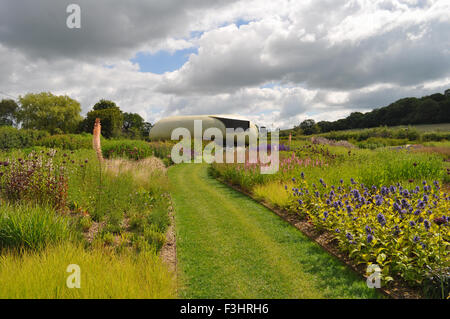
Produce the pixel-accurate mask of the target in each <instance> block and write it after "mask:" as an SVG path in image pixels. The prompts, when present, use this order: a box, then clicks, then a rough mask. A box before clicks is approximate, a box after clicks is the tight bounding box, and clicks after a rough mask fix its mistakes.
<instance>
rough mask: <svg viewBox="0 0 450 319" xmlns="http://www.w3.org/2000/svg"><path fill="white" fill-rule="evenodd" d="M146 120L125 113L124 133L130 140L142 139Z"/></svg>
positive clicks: (137, 115)
mask: <svg viewBox="0 0 450 319" xmlns="http://www.w3.org/2000/svg"><path fill="white" fill-rule="evenodd" d="M143 128H144V119H143V118H142V117H141V116H140V115H139V114H136V113H123V126H122V129H123V132H124V134H125V135H126V136H128V137H130V138H141V137H142V130H143Z"/></svg>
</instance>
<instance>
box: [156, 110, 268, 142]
mask: <svg viewBox="0 0 450 319" xmlns="http://www.w3.org/2000/svg"><path fill="white" fill-rule="evenodd" d="M195 120H201V121H202V135H203V133H204V132H205V130H206V129H208V128H211V127H215V128H218V129H219V130H220V131H221V132H222V135H223V137H224V138H225V137H226V129H227V128H231V129H237V128H242V129H244V130H249V134H250V135H252V136H253V137H255V138H256V137H258V132H259V130H258V126H257V125H255V124H254V123H253V122H251V121H250V120H248V119H244V118H242V117H240V116H238V115H187V116H170V117H166V118H164V119H161V120H160V121H158V122H156V123H155V125H154V126H153V127H152V129H151V130H150V139H151V140H152V141H155V140H170V139H171V135H172V131H173V130H174V129H176V128H179V127H183V128H186V129H188V130H189V132H190V134H191V136H192V137H193V136H194V121H195ZM247 140H248V139H247Z"/></svg>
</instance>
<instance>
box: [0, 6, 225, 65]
mask: <svg viewBox="0 0 450 319" xmlns="http://www.w3.org/2000/svg"><path fill="white" fill-rule="evenodd" d="M71 3H76V4H78V5H79V6H80V8H81V28H80V29H76V30H74V29H69V28H67V26H66V19H67V16H68V15H69V14H68V13H66V8H67V6H68V5H69V4H71ZM229 3H230V1H226V0H221V1H210V0H189V1H182V0H164V1H160V0H152V1H140V0H127V1H123V0H76V1H74V0H57V1H55V0H0V42H1V43H2V44H3V45H5V46H8V47H11V48H16V49H19V50H21V51H23V52H25V53H26V54H27V55H29V56H30V57H32V58H44V59H49V60H50V59H57V58H73V59H88V58H93V59H102V58H105V57H108V56H117V55H120V54H121V53H128V52H133V49H136V48H138V47H139V46H141V45H142V44H145V43H147V44H148V43H151V42H152V41H153V42H154V41H158V40H161V39H164V38H166V37H169V36H179V37H183V36H189V28H188V25H189V23H190V21H191V20H192V17H191V16H192V15H195V12H196V10H200V9H204V8H210V7H213V8H214V7H220V6H221V5H224V4H229Z"/></svg>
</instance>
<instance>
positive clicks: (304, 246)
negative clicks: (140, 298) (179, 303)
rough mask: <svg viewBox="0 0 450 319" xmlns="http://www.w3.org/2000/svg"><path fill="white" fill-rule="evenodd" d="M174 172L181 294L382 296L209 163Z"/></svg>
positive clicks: (172, 184) (177, 167)
mask: <svg viewBox="0 0 450 319" xmlns="http://www.w3.org/2000/svg"><path fill="white" fill-rule="evenodd" d="M169 180H170V188H171V192H172V196H173V200H174V206H175V211H176V215H175V222H176V235H177V257H178V269H179V285H180V297H183V298H377V297H378V298H379V297H380V294H378V293H377V292H376V291H374V290H372V289H369V288H367V286H366V284H365V281H364V280H362V279H361V278H359V277H358V276H357V275H356V274H354V273H353V272H352V271H350V270H349V269H348V268H347V267H346V266H345V265H344V264H342V263H341V262H340V261H338V260H337V259H335V258H333V257H331V256H330V255H328V254H327V253H326V252H325V251H324V250H323V249H322V248H321V247H320V246H318V245H317V244H315V243H314V242H312V241H311V240H309V239H308V238H307V237H306V236H304V235H303V234H302V233H301V232H299V231H298V230H297V229H295V228H294V227H292V226H291V225H289V224H288V223H287V222H285V221H283V220H282V219H280V218H279V217H278V216H276V215H275V214H273V213H272V212H271V211H269V210H268V209H266V208H265V207H264V206H262V205H260V204H258V203H256V202H255V201H253V200H251V199H250V198H248V197H246V196H245V195H242V194H240V193H239V192H236V191H234V190H233V189H231V188H229V187H227V186H225V185H223V184H221V183H220V182H218V181H216V180H214V179H213V178H212V177H209V176H208V173H207V165H203V164H183V165H175V166H173V167H171V168H170V169H169Z"/></svg>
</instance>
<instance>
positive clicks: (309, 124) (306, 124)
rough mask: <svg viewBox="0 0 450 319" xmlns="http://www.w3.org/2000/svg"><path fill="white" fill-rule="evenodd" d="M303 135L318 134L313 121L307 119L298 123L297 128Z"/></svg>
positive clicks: (316, 126)
mask: <svg viewBox="0 0 450 319" xmlns="http://www.w3.org/2000/svg"><path fill="white" fill-rule="evenodd" d="M298 128H300V129H301V130H302V132H303V134H304V135H311V134H314V133H319V126H318V125H317V124H316V122H315V121H314V120H313V119H307V120H304V121H303V122H301V123H300V125H299V126H298Z"/></svg>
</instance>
